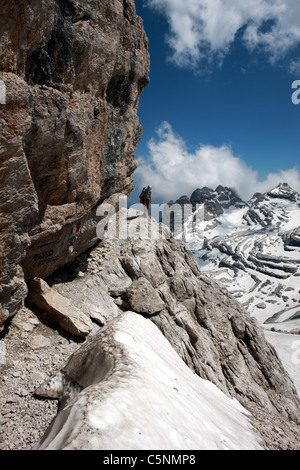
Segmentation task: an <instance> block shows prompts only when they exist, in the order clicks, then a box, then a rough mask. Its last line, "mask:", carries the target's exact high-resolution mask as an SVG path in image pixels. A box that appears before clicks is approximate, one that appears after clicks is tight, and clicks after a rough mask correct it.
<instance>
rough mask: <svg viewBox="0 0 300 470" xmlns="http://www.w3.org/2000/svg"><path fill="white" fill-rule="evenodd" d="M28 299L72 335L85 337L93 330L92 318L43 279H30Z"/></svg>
mask: <svg viewBox="0 0 300 470" xmlns="http://www.w3.org/2000/svg"><path fill="white" fill-rule="evenodd" d="M28 300H29V302H32V303H33V304H34V305H36V306H38V307H39V308H40V309H41V310H43V311H45V312H47V314H48V315H49V316H50V317H51V318H52V319H53V320H54V321H55V322H56V323H57V324H58V325H59V326H60V327H61V328H63V329H64V330H65V331H67V332H68V333H70V334H71V335H74V336H79V337H85V336H87V335H88V334H89V333H90V332H91V330H92V324H91V320H90V318H89V317H88V316H87V315H85V314H84V313H82V312H81V311H80V310H78V309H77V308H76V307H75V306H74V305H73V304H72V303H71V301H70V300H69V299H67V298H66V297H63V296H62V295H60V294H59V293H58V292H55V291H54V290H53V289H51V287H49V286H48V284H47V283H46V282H45V281H43V280H42V279H39V278H35V279H32V280H31V281H30V283H29V293H28Z"/></svg>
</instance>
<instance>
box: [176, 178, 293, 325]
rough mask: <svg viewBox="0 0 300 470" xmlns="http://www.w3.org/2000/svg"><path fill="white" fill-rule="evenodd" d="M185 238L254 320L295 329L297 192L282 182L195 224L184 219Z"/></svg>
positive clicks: (208, 268)
mask: <svg viewBox="0 0 300 470" xmlns="http://www.w3.org/2000/svg"><path fill="white" fill-rule="evenodd" d="M225 189H226V188H225ZM202 210H203V208H202ZM198 211H199V208H198ZM204 212H206V211H204ZM203 219H204V220H203ZM185 238H186V241H187V242H188V244H189V246H190V248H191V249H192V251H193V252H194V254H195V256H196V258H197V261H198V263H199V265H200V266H201V269H202V270H203V271H205V272H207V273H208V274H209V275H210V276H212V277H213V278H214V279H216V280H217V281H219V282H221V283H222V284H224V285H226V287H227V289H228V290H229V291H230V292H231V293H232V294H233V295H234V296H235V297H236V298H237V299H238V300H239V301H240V302H241V303H242V304H243V305H244V306H246V307H247V308H248V310H249V312H250V313H251V314H252V315H254V316H255V317H256V318H257V319H258V321H259V323H261V324H265V325H268V327H269V328H271V327H272V326H274V324H276V328H278V329H279V328H280V329H284V330H287V331H292V330H298V329H299V330H300V304H299V302H300V295H299V289H300V283H299V276H300V263H299V262H300V195H299V194H298V193H296V192H295V191H293V190H292V189H291V188H290V187H289V186H288V185H287V184H281V185H279V186H278V187H277V188H274V189H273V190H272V191H269V192H268V193H266V194H263V195H262V194H255V195H254V196H253V198H252V199H251V200H250V201H249V202H248V203H243V202H240V201H239V202H238V204H236V203H235V204H232V205H231V206H229V207H227V208H226V209H224V210H223V211H222V213H221V214H219V215H217V214H211V217H207V216H206V217H204V218H203V217H202V220H200V218H199V221H198V222H197V223H196V224H195V223H193V222H192V219H190V220H189V222H188V223H187V224H186V230H185Z"/></svg>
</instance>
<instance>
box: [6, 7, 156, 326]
mask: <svg viewBox="0 0 300 470" xmlns="http://www.w3.org/2000/svg"><path fill="white" fill-rule="evenodd" d="M0 13H1V15H0V18H1V19H0V36H1V44H0V80H1V82H0V84H1V83H2V85H3V83H4V86H5V92H6V93H5V103H4V104H0V212H1V220H0V225H1V233H0V244H1V251H2V253H1V265H0V296H1V297H0V299H1V305H0V308H1V310H0V324H1V323H2V322H3V319H5V318H6V317H7V316H8V315H11V314H13V313H15V312H16V311H17V310H18V308H19V307H20V305H21V303H22V300H23V299H24V297H25V296H26V292H27V287H26V284H25V282H24V278H25V280H28V279H31V278H33V277H35V276H39V277H42V278H43V277H46V276H47V275H49V274H51V273H52V272H54V270H55V269H57V268H58V267H60V266H62V265H64V264H65V263H67V262H68V261H71V260H72V259H74V257H75V256H77V255H78V254H79V253H80V252H82V251H84V250H86V249H87V248H89V247H90V246H92V245H93V244H94V243H95V241H96V239H97V238H96V237H97V236H96V230H95V227H96V224H97V218H96V209H97V207H98V205H99V203H101V202H103V201H104V200H106V199H109V198H110V197H111V196H113V195H114V194H116V193H123V194H127V195H128V194H129V193H130V191H131V190H132V178H131V175H132V173H133V171H134V170H135V168H136V165H137V164H136V160H135V150H136V146H137V143H138V141H139V140H140V138H141V134H142V128H141V125H140V124H139V120H138V117H137V110H138V103H139V97H140V94H141V92H142V90H143V88H144V87H145V86H146V85H147V84H148V82H149V79H148V75H149V54H148V40H147V36H146V34H145V32H144V29H143V23H142V20H141V19H140V18H139V17H138V16H137V15H136V11H135V4H134V0H103V1H101V2H100V1H97V0H80V1H75V0H47V1H46V0H39V1H37V0H18V1H16V0H14V1H8V0H7V1H6V0H4V2H1V6H0ZM0 98H1V97H0ZM2 98H3V97H2ZM3 101H4V100H3V99H2V102H3Z"/></svg>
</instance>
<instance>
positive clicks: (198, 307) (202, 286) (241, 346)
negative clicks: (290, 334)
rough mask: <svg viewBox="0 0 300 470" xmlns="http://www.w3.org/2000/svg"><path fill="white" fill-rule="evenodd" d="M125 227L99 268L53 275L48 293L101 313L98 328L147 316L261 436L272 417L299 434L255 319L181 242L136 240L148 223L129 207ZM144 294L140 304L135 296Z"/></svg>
mask: <svg viewBox="0 0 300 470" xmlns="http://www.w3.org/2000/svg"><path fill="white" fill-rule="evenodd" d="M128 223H129V224H131V229H130V233H131V234H133V233H134V232H135V236H133V237H131V238H130V237H129V238H128V239H126V240H118V239H111V240H106V241H105V242H103V243H105V244H106V246H107V249H108V256H107V257H101V258H99V270H95V269H94V268H93V272H92V271H91V270H90V269H88V268H87V269H86V270H85V272H82V275H81V276H77V278H76V279H74V280H73V281H71V282H68V283H66V282H59V277H58V276H63V273H56V274H55V279H54V278H53V277H51V278H49V279H48V282H49V284H50V285H51V286H52V288H53V289H55V290H57V292H59V293H60V294H61V295H63V296H66V297H68V298H69V299H72V302H73V303H74V304H75V305H76V306H77V308H78V309H80V310H81V311H82V312H84V313H85V314H87V315H90V314H91V313H92V312H93V311H101V312H102V323H104V324H106V323H108V322H109V321H112V320H114V319H115V318H117V317H118V316H119V315H122V312H124V311H128V310H131V311H136V313H139V314H142V315H144V316H146V318H149V319H151V321H153V322H154V323H155V324H156V325H157V327H158V328H159V330H160V331H161V332H162V333H163V334H164V336H165V337H166V338H167V339H168V341H169V342H170V344H171V345H172V346H173V348H174V349H175V351H176V352H177V353H178V355H179V356H180V357H181V358H182V360H183V361H184V362H185V363H186V364H187V365H188V366H189V368H190V369H191V370H192V371H193V372H194V373H196V374H197V375H199V376H200V377H202V378H204V379H207V380H209V381H211V382H213V383H214V384H215V385H216V386H217V387H218V388H219V389H220V390H221V391H222V392H223V393H225V394H227V395H228V396H230V397H234V398H236V399H237V400H238V401H239V402H240V403H241V404H242V405H243V406H244V407H245V408H246V409H248V410H249V411H250V412H251V413H252V414H253V416H254V419H255V423H256V426H257V427H258V428H259V429H260V432H262V434H263V436H264V437H265V436H266V437H267V436H268V433H272V431H271V430H272V426H273V424H272V423H273V422H274V420H279V421H280V422H281V424H280V426H282V429H284V428H286V426H291V427H292V428H293V427H294V432H295V433H296V435H299V434H298V433H299V423H300V403H299V398H298V395H297V392H296V390H295V387H294V385H293V383H292V381H291V379H290V378H289V376H288V375H287V373H286V372H285V370H284V368H283V366H282V364H281V362H280V361H279V359H278V356H277V354H276V352H275V350H274V348H273V347H272V346H271V345H270V344H269V343H267V342H266V340H265V337H264V334H263V331H262V329H261V328H260V326H259V325H258V324H257V322H256V320H255V319H253V318H251V317H250V316H249V314H248V313H247V312H246V311H245V310H244V309H243V308H242V307H241V305H240V304H239V303H238V302H237V301H236V300H235V299H234V298H232V297H230V296H229V295H228V293H227V291H226V290H225V289H223V288H221V287H220V286H218V285H217V284H216V283H214V282H213V281H212V280H210V279H209V278H208V277H206V276H205V275H204V274H202V273H201V272H200V270H199V267H198V265H197V263H196V261H195V258H194V257H193V254H192V252H191V251H189V249H187V247H186V245H185V244H183V243H182V242H181V241H179V240H176V239H174V238H167V239H163V238H160V239H157V238H156V239H151V237H148V238H145V237H143V236H141V234H143V233H144V234H145V233H146V232H148V233H152V232H151V231H150V228H151V225H153V223H154V222H153V220H152V219H150V218H149V219H145V218H144V217H142V214H141V213H133V212H131V210H130V211H129V213H128ZM142 226H143V227H144V230H142V229H141V227H142ZM134 228H135V230H134ZM158 232H159V229H157V231H156V232H155V233H158ZM161 233H162V232H161ZM100 246H101V244H100ZM92 258H93V257H92V256H91V255H90V259H91V261H90V262H92ZM94 262H95V257H94V259H93V263H94ZM139 289H141V292H139ZM145 289H146V290H145ZM97 292H99V293H100V292H101V295H97ZM145 292H147V297H144V301H143V296H142V295H139V294H142V293H145ZM136 295H137V297H139V298H138V301H137V302H136V303H134V301H133V298H134V297H135V296H136ZM108 299H110V300H109V301H108ZM159 300H160V302H159ZM109 302H113V303H114V308H109ZM149 305H157V308H155V310H157V312H156V313H155V312H153V311H149V310H148V306H149ZM283 432H285V431H283Z"/></svg>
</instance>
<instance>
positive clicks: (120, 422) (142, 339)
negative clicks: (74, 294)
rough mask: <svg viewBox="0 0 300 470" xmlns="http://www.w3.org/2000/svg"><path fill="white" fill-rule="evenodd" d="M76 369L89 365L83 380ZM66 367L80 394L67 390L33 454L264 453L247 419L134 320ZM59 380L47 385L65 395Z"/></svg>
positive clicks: (148, 326) (150, 327)
mask: <svg viewBox="0 0 300 470" xmlns="http://www.w3.org/2000/svg"><path fill="white" fill-rule="evenodd" d="M100 357H101V358H102V360H101V361H99V358H100ZM105 357H106V358H107V360H103V358H104V359H105ZM108 357H110V361H109V360H108ZM112 359H113V360H112ZM79 363H82V364H87V363H88V364H89V368H88V371H89V376H88V377H87V374H86V372H85V369H84V368H83V367H81V368H78V364H79ZM66 369H67V372H68V377H69V379H72V375H71V376H70V374H72V371H73V374H74V371H76V374H77V376H76V379H77V381H78V380H79V382H80V380H81V381H82V380H84V381H85V388H84V389H83V390H82V391H81V392H80V393H79V392H78V391H77V393H78V394H77V396H76V390H74V391H73V398H72V399H71V400H70V401H69V403H68V404H67V405H66V406H65V407H64V408H63V410H62V411H61V412H60V413H59V414H58V415H57V417H56V419H55V421H54V423H53V427H52V429H50V431H49V432H47V433H46V435H45V438H44V439H43V441H42V442H41V443H40V444H39V445H38V446H37V447H36V448H37V449H48V450H58V449H65V450H72V449H73V450H74V449H76V450H93V449H97V450H101V449H102V450H104V449H105V450H112V449H113V450H124V449H125V450H131V449H134V450H154V449H155V450H178V449H180V450H197V449H200V450H205V449H209V450H226V449H231V450H245V449H249V450H259V449H262V446H263V441H262V439H261V437H260V436H259V435H258V433H257V432H256V431H255V430H254V429H253V427H252V426H251V424H250V422H249V413H248V412H247V411H246V410H245V409H244V408H243V407H242V406H241V405H240V404H239V403H238V402H237V401H236V400H234V399H230V398H228V397H227V395H225V394H224V393H223V392H221V391H220V390H219V389H218V388H217V387H216V386H215V385H213V384H212V383H211V382H209V381H207V380H203V379H201V378H200V377H199V376H197V375H196V374H194V373H193V372H192V371H191V370H190V369H189V367H188V366H187V365H186V364H185V363H184V362H183V361H182V359H181V358H180V357H179V356H178V355H177V353H176V352H175V350H174V349H173V348H172V346H171V345H170V343H169V342H168V341H167V339H166V338H165V337H164V336H163V334H162V333H161V332H160V331H159V329H158V328H157V327H156V326H155V325H154V324H153V323H152V322H151V321H150V320H149V319H145V318H143V317H142V316H140V315H138V314H135V313H133V312H127V313H126V314H124V315H122V316H120V317H118V318H116V319H115V320H113V321H112V322H111V323H109V324H107V326H106V327H105V328H104V329H102V330H100V333H98V334H97V335H96V336H95V337H94V338H93V340H92V341H90V342H87V343H86V345H84V346H83V347H82V348H81V349H80V350H79V352H78V353H75V354H74V355H73V356H72V357H71V358H70V360H69V364H68V365H67V367H66ZM102 369H103V370H102ZM80 372H81V374H82V377H81V379H79V378H78V374H79V373H80ZM62 377H63V376H62V374H61V373H59V374H58V375H57V376H56V377H54V378H53V379H52V381H51V384H50V385H49V387H50V386H52V388H53V389H55V390H57V389H59V388H63V387H64V386H65V389H66V393H67V394H70V386H71V385H70V384H67V385H66V384H65V385H63V383H62ZM104 378H105V380H103V379H104ZM73 386H74V385H73ZM74 395H75V396H74ZM247 415H248V416H247Z"/></svg>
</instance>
